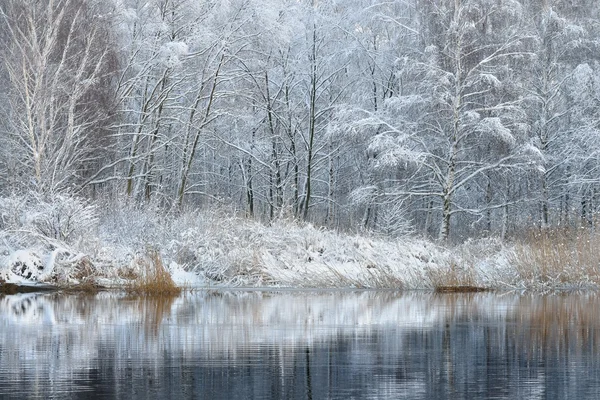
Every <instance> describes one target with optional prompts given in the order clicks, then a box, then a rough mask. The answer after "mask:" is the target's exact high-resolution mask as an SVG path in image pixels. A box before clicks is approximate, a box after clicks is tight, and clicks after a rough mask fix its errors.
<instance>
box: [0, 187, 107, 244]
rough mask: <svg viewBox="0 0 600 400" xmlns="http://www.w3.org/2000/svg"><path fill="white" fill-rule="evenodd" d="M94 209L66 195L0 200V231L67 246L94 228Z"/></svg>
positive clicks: (95, 213)
mask: <svg viewBox="0 0 600 400" xmlns="http://www.w3.org/2000/svg"><path fill="white" fill-rule="evenodd" d="M97 222H98V218H97V209H96V206H95V205H93V204H91V203H90V202H88V201H87V200H84V199H82V198H80V197H77V196H74V195H72V194H69V193H56V194H51V195H45V196H42V195H38V194H34V193H30V194H28V195H24V196H18V195H13V196H10V197H3V198H0V229H2V230H10V231H15V232H29V233H34V234H40V235H42V236H45V237H47V238H51V239H57V240H60V241H64V242H67V243H70V242H72V241H74V240H75V239H76V238H78V237H80V236H82V235H84V234H88V233H89V232H90V231H93V230H94V229H95V228H96V225H97Z"/></svg>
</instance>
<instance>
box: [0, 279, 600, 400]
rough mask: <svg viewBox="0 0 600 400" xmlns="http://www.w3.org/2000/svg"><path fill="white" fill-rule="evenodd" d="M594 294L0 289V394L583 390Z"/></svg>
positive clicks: (599, 347)
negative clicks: (7, 292)
mask: <svg viewBox="0 0 600 400" xmlns="http://www.w3.org/2000/svg"><path fill="white" fill-rule="evenodd" d="M598 396H600V296H599V295H598V294H597V293H595V292H585V293H559V294H549V295H538V294H515V293H504V294H498V293H476V294H435V293H430V292H381V291H379V292H378V291H357V292H356V291H292V290H290V291H250V290H248V291H243V290H240V291H198V292H193V293H186V294H183V295H182V296H180V297H176V298H133V297H128V296H127V295H125V294H120V293H113V292H101V293H99V294H97V295H81V294H60V293H50V294H47V293H46V294H21V295H14V296H4V297H0V398H2V399H11V398H14V399H26V398H30V399H33V398H39V399H87V398H105V399H127V400H133V399H169V398H170V399H353V398H354V399H390V398H392V399H403V398H406V399H450V398H451V399H474V398H481V399H562V398H572V399H586V398H598Z"/></svg>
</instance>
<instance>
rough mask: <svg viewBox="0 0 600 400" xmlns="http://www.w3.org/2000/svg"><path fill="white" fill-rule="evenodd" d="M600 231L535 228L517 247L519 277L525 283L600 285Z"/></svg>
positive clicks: (516, 266)
mask: <svg viewBox="0 0 600 400" xmlns="http://www.w3.org/2000/svg"><path fill="white" fill-rule="evenodd" d="M599 249H600V233H598V232H596V231H595V230H593V229H591V228H587V227H583V228H570V227H566V228H554V229H546V230H539V229H538V230H532V231H530V232H529V233H528V234H527V236H526V237H525V239H524V241H523V242H522V243H521V244H519V245H517V246H516V252H515V260H514V264H515V268H516V272H517V275H518V276H517V279H518V280H520V281H521V282H523V283H524V285H525V286H548V287H560V286H578V287H580V286H598V285H600V251H599Z"/></svg>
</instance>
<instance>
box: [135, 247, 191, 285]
mask: <svg viewBox="0 0 600 400" xmlns="http://www.w3.org/2000/svg"><path fill="white" fill-rule="evenodd" d="M139 263H140V266H141V267H142V268H143V269H144V271H142V273H141V274H140V275H139V276H138V277H137V278H135V279H134V280H133V281H132V282H131V284H130V285H129V286H128V287H127V291H128V292H129V293H131V294H136V295H162V296H165V295H169V296H176V295H179V294H180V293H181V288H180V287H178V286H177V285H175V282H173V279H172V278H171V274H169V271H167V269H166V268H165V266H164V265H163V262H162V258H161V257H160V254H159V252H158V251H156V250H150V251H148V254H147V255H146V256H145V257H144V258H143V259H141V260H140V261H139Z"/></svg>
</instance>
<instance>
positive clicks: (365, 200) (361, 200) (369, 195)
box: [349, 186, 377, 205]
mask: <svg viewBox="0 0 600 400" xmlns="http://www.w3.org/2000/svg"><path fill="white" fill-rule="evenodd" d="M376 195H377V186H364V187H361V188H358V189H355V190H353V191H352V193H350V196H349V200H350V201H351V202H352V203H354V204H358V205H362V204H369V203H371V202H372V201H373V199H374V198H375V196H376Z"/></svg>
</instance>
